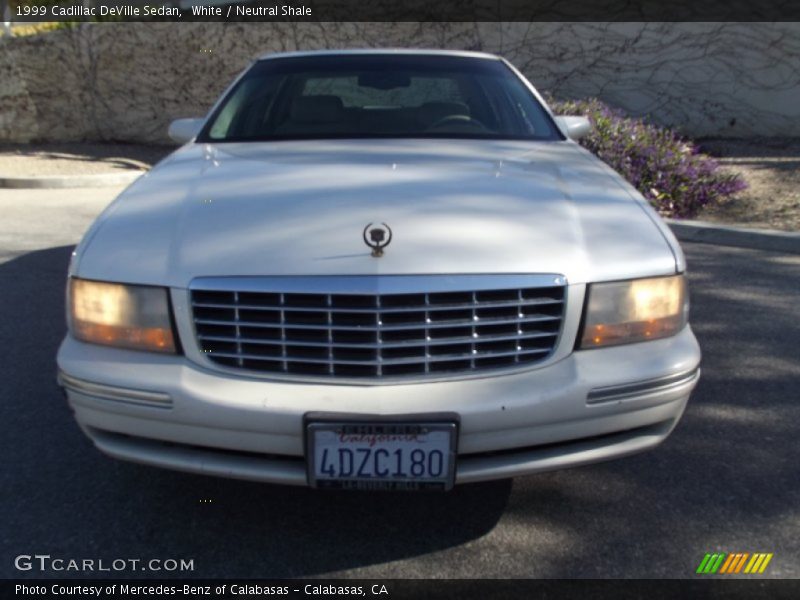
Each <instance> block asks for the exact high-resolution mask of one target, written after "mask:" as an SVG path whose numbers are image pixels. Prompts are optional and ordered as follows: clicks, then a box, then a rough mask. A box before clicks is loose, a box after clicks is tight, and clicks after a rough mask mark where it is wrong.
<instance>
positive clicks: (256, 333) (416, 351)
mask: <svg viewBox="0 0 800 600" xmlns="http://www.w3.org/2000/svg"><path fill="white" fill-rule="evenodd" d="M287 279H288V278H287ZM351 279H354V278H351ZM372 279H375V278H372ZM420 279H422V280H423V281H425V278H416V279H415V280H416V281H419V280H420ZM485 279H486V280H488V281H491V280H492V276H487V277H486V278H485ZM507 279H508V277H506V278H505V279H503V282H505V281H506V280H507ZM321 280H322V281H323V283H322V286H319V285H317V286H315V287H324V286H325V284H324V281H326V278H321ZM327 281H328V282H329V283H333V278H327ZM429 281H430V282H434V280H433V279H431V280H429ZM548 281H549V282H550V283H551V284H552V283H553V282H555V281H556V278H554V277H550V278H548ZM220 282H222V283H221V284H220ZM231 283H232V282H225V280H224V279H222V280H219V279H218V280H215V285H213V286H210V288H213V289H203V288H202V285H203V281H202V280H199V281H198V282H197V283H196V285H193V286H192V287H193V289H192V290H191V305H192V311H193V320H194V325H195V331H196V335H197V341H198V346H199V348H200V350H201V352H203V354H204V355H205V356H206V357H207V358H208V359H209V360H211V361H213V362H214V363H217V364H219V365H223V366H225V367H231V368H239V369H246V370H249V371H260V372H264V373H271V374H287V375H296V376H297V375H299V376H313V377H323V378H343V379H345V378H353V379H370V378H373V379H382V378H393V377H423V378H424V377H426V376H440V375H447V374H457V373H463V372H482V371H485V370H490V369H501V368H509V367H514V366H520V367H522V366H529V365H532V364H535V363H537V362H540V361H542V360H544V359H546V358H547V357H548V356H549V355H550V354H551V353H552V352H553V350H554V348H555V346H556V343H557V341H558V336H559V333H560V331H561V321H562V317H563V313H564V301H565V297H564V290H565V287H564V285H549V286H536V287H503V288H499V289H477V290H476V289H466V290H465V289H445V290H442V291H419V292H417V291H414V292H410V293H394V290H395V289H396V288H398V287H402V286H389V287H390V289H391V290H392V293H385V292H384V291H383V290H380V291H377V292H375V293H350V290H346V291H338V290H339V288H340V287H341V286H340V285H339V286H336V289H337V291H336V292H332V293H322V292H321V293H316V292H315V293H305V292H304V291H298V290H301V289H303V288H304V286H303V285H294V286H289V285H287V286H286V287H289V288H293V289H292V290H291V291H273V290H274V289H275V288H276V287H278V286H279V285H280V283H278V284H277V285H276V284H275V283H273V284H272V285H270V286H267V287H269V288H270V291H263V290H260V289H258V288H259V287H261V286H259V285H247V286H242V287H241V288H240V289H235V290H230V289H218V288H220V287H224V286H225V285H231ZM457 285H458V278H452V277H451V278H449V279H448V283H447V285H446V286H442V285H441V283H439V285H433V284H432V285H431V287H432V288H433V289H435V290H438V289H441V288H443V287H445V288H453V287H457ZM345 287H347V286H345ZM373 287H377V285H375V286H373Z"/></svg>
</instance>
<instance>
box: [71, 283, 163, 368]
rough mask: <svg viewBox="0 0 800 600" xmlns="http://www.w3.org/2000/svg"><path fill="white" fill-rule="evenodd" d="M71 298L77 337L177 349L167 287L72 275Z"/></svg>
mask: <svg viewBox="0 0 800 600" xmlns="http://www.w3.org/2000/svg"><path fill="white" fill-rule="evenodd" d="M67 298H68V304H69V306H68V317H69V328H70V331H71V332H72V335H73V336H75V337H76V338H77V339H79V340H82V341H84V342H91V343H94V344H105V345H108V346H120V347H123V348H133V349H135V350H149V351H152V352H169V353H174V352H175V340H174V337H173V335H172V323H171V320H170V313H169V300H168V298H167V290H166V289H165V288H160V287H150V286H141V285H123V284H120V283H105V282H101V281H90V280H87V279H76V278H72V279H70V281H69V290H68V293H67Z"/></svg>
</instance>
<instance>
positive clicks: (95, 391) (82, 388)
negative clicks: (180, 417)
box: [58, 371, 172, 408]
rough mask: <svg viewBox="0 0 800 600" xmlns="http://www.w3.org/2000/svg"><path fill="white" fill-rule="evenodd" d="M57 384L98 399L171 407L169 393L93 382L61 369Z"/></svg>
mask: <svg viewBox="0 0 800 600" xmlns="http://www.w3.org/2000/svg"><path fill="white" fill-rule="evenodd" d="M58 385H59V386H61V387H63V388H65V389H67V390H69V391H72V392H75V393H77V394H83V395H85V396H91V397H93V398H99V399H100V400H110V401H113V402H124V403H126V404H136V405H138V406H151V407H156V408H172V398H171V397H170V396H169V394H165V393H163V392H151V391H146V390H135V389H131V388H121V387H115V386H110V385H104V384H102V383H94V382H91V381H86V380H85V379H78V378H77V377H72V376H70V375H67V374H66V373H64V372H63V371H59V373H58Z"/></svg>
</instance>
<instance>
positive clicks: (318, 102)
mask: <svg viewBox="0 0 800 600" xmlns="http://www.w3.org/2000/svg"><path fill="white" fill-rule="evenodd" d="M343 112H344V105H343V104H342V99H341V98H339V97H338V96H300V97H299V98H297V99H295V101H294V102H292V110H291V117H292V121H294V122H295V123H333V122H335V121H338V120H340V119H341V118H342V113H343Z"/></svg>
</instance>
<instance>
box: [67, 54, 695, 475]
mask: <svg viewBox="0 0 800 600" xmlns="http://www.w3.org/2000/svg"><path fill="white" fill-rule="evenodd" d="M589 127H590V125H589V122H588V121H587V120H586V119H585V118H583V117H555V116H553V114H552V113H551V111H550V109H549V108H548V107H547V105H546V103H545V102H544V101H543V100H542V98H541V97H540V95H539V94H538V93H537V91H536V90H535V89H534V88H533V87H532V86H531V84H530V83H528V82H527V81H526V80H525V78H524V77H523V76H522V75H521V74H520V73H519V72H518V71H516V70H515V69H514V68H513V67H512V66H511V65H510V64H509V63H508V62H506V61H505V60H503V59H501V58H498V57H496V56H491V55H486V54H477V53H467V52H439V51H403V50H399V51H387V50H382V51H328V52H309V53H290V54H279V55H271V56H267V57H264V58H262V59H260V60H258V61H256V62H254V63H253V64H252V65H251V66H250V67H249V68H248V69H246V70H245V72H244V73H243V74H242V75H240V76H239V78H238V79H237V80H236V81H235V82H234V83H233V85H232V86H231V87H230V88H229V89H228V90H227V91H226V92H225V93H224V94H223V96H222V99H221V100H220V101H219V102H218V103H217V104H216V105H215V106H214V107H213V108H212V109H211V111H210V113H209V115H208V116H207V118H205V119H200V120H195V119H181V120H178V121H176V122H174V123H173V124H172V126H171V127H170V135H171V136H172V137H173V138H174V139H176V140H178V141H181V142H186V143H185V145H184V146H183V147H181V148H180V149H179V150H177V151H176V152H174V153H173V154H172V155H171V156H169V157H168V158H167V159H165V160H164V161H163V162H161V163H160V164H158V165H157V166H156V167H155V168H154V169H153V170H152V171H150V172H149V173H148V174H147V175H145V176H143V177H141V178H140V179H139V180H138V181H136V182H135V183H134V184H133V185H131V186H130V187H129V188H128V189H127V190H126V191H125V192H123V193H122V194H121V195H120V196H119V197H118V198H117V199H116V200H115V201H114V202H113V203H112V204H111V205H110V206H109V207H108V208H107V209H106V210H105V212H103V214H102V215H101V216H100V217H99V218H98V219H97V221H96V222H95V223H94V224H93V225H92V227H91V228H90V229H89V231H88V232H87V233H86V235H85V237H84V239H83V240H82V241H81V243H80V244H79V245H78V247H77V248H76V250H75V252H74V254H73V260H72V262H71V265H70V270H69V284H68V293H67V296H68V321H69V333H68V335H67V336H66V339H65V340H64V342H63V344H62V345H61V348H60V350H59V354H58V365H59V381H60V384H61V385H62V386H63V388H64V389H65V391H66V394H67V396H68V399H69V403H70V405H71V407H72V409H73V410H74V412H75V417H76V419H77V421H78V423H79V424H80V426H81V428H82V429H83V431H84V432H85V433H86V434H87V435H88V436H89V438H91V440H92V441H93V442H94V444H95V445H96V446H97V447H98V448H99V449H100V450H101V451H103V452H105V453H106V454H109V455H111V456H113V457H116V458H120V459H126V460H132V461H137V462H140V463H145V464H149V465H155V466H161V467H168V468H174V469H180V470H184V471H191V472H196V473H206V474H213V475H220V476H228V477H237V478H243V479H252V480H259V481H267V482H276V483H285V484H299V485H311V486H315V487H348V488H368V489H372V488H390V489H423V488H430V489H449V488H451V487H452V486H453V485H454V484H455V483H466V482H474V481H481V480H487V479H494V478H506V477H513V476H517V475H523V474H527V473H535V472H538V471H544V470H549V469H557V468H562V467H570V466H576V465H582V464H587V463H591V462H594V461H599V460H605V459H610V458H615V457H620V456H625V455H629V454H632V453H635V452H639V451H642V450H646V449H649V448H652V447H654V446H656V445H657V444H659V443H660V442H661V441H663V440H664V439H665V438H666V437H667V435H669V433H670V431H672V429H673V428H674V427H675V425H676V423H677V421H678V419H679V418H680V416H681V414H682V412H683V410H684V407H685V406H686V402H687V400H688V398H689V395H690V393H691V391H692V389H693V388H694V386H695V384H696V383H697V379H698V377H699V368H698V365H699V362H700V350H699V347H698V345H697V341H696V340H695V337H694V335H693V333H692V331H691V329H690V327H689V325H688V323H687V318H688V300H687V292H686V283H685V280H684V271H685V268H686V264H685V260H684V257H683V254H682V253H681V249H680V247H679V246H678V243H677V242H676V240H675V238H674V237H673V236H672V234H671V233H670V231H669V229H668V228H667V227H666V226H665V224H664V223H663V222H662V221H661V220H660V218H659V217H658V215H657V214H656V213H655V212H654V211H653V209H652V208H651V207H650V206H649V205H648V203H647V201H646V200H645V199H644V198H643V197H642V196H641V195H639V194H638V193H637V192H636V190H635V189H633V188H632V187H631V186H630V185H628V184H627V183H626V182H625V181H624V180H623V179H622V178H620V177H619V176H618V175H617V174H616V173H615V172H613V171H612V170H611V169H610V168H608V167H607V166H605V165H604V164H603V163H602V162H601V161H600V160H598V159H596V158H594V157H593V156H592V155H591V154H590V153H588V152H587V151H585V150H583V149H582V148H581V147H580V146H579V145H578V144H577V143H576V142H575V141H574V139H576V138H579V137H580V136H581V135H585V134H586V133H587V132H588V131H589Z"/></svg>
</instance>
